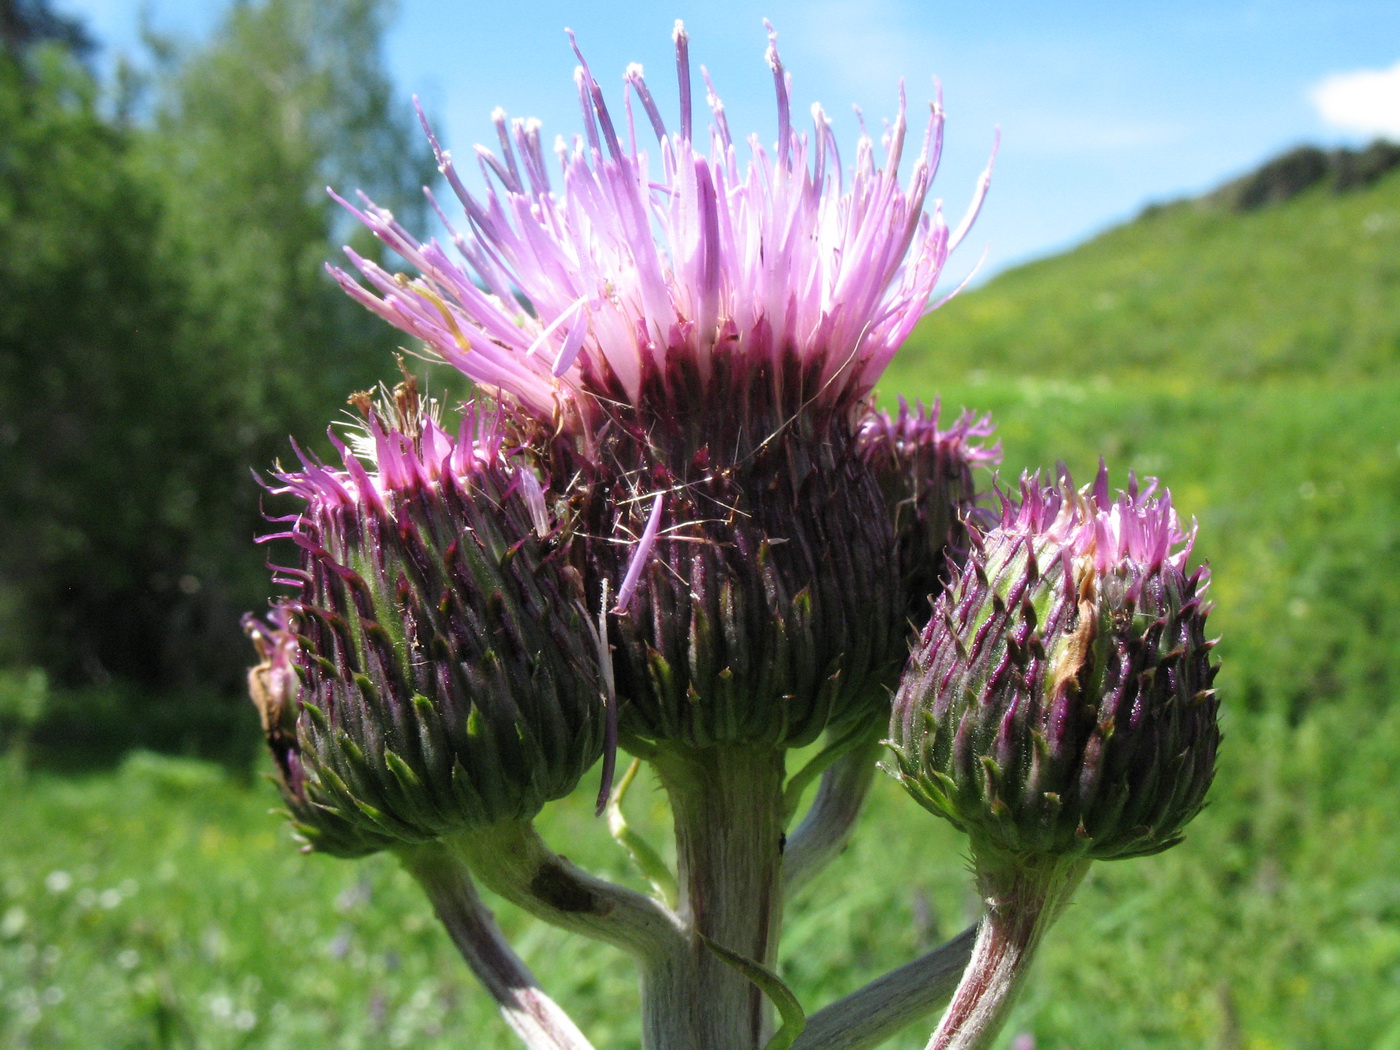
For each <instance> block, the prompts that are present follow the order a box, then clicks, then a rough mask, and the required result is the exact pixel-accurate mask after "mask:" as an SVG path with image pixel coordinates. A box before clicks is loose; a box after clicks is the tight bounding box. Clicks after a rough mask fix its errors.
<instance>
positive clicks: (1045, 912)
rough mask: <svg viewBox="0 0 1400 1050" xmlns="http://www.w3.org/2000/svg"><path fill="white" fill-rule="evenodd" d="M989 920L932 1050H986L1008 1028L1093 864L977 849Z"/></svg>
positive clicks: (979, 934)
mask: <svg viewBox="0 0 1400 1050" xmlns="http://www.w3.org/2000/svg"><path fill="white" fill-rule="evenodd" d="M972 853H973V865H974V867H975V869H976V871H977V886H978V889H979V890H980V891H981V893H982V896H983V898H984V899H985V901H986V904H987V913H986V915H985V916H984V917H983V919H982V923H981V925H980V926H979V927H978V929H977V943H976V945H974V947H973V949H972V959H971V961H970V962H969V963H968V964H967V969H966V970H965V971H964V972H963V976H962V981H961V982H960V983H959V984H958V989H957V991H956V992H954V993H953V1000H952V1002H951V1003H949V1004H948V1009H947V1011H946V1012H945V1013H944V1015H943V1019H942V1020H941V1021H940V1022H939V1025H938V1029H937V1030H936V1031H935V1032H934V1033H933V1037H932V1038H931V1039H930V1040H929V1043H928V1047H927V1048H926V1050H983V1048H985V1047H989V1046H991V1045H992V1041H993V1040H994V1039H995V1038H996V1035H997V1033H998V1032H999V1031H1000V1030H1001V1027H1002V1025H1003V1024H1005V1023H1006V1018H1007V1015H1008V1014H1009V1013H1010V1011H1011V1006H1012V1004H1013V1003H1014V1002H1015V1001H1016V996H1017V994H1018V993H1019V992H1020V990H1021V985H1022V984H1023V983H1024V981H1025V977H1026V973H1027V972H1028V971H1029V969H1030V964H1031V959H1032V958H1033V957H1034V955H1035V950H1036V948H1037V947H1039V945H1040V940H1041V938H1042V937H1043V936H1044V935H1045V931H1046V930H1048V929H1049V928H1050V926H1051V925H1052V924H1053V923H1054V921H1055V919H1056V918H1058V917H1059V914H1060V911H1061V910H1062V909H1063V908H1064V906H1065V904H1067V903H1068V902H1069V899H1070V896H1071V895H1072V894H1073V893H1074V890H1075V888H1076V887H1077V886H1078V885H1079V881H1080V880H1081V879H1082V878H1083V877H1084V872H1085V871H1086V870H1088V867H1089V861H1087V860H1083V859H1074V860H1065V859H1063V858H1059V857H1051V856H1038V855H1022V856H1019V857H1013V856H1010V855H1008V854H1005V853H1000V852H998V851H994V850H987V849H979V848H977V847H976V846H974V847H973V851H972Z"/></svg>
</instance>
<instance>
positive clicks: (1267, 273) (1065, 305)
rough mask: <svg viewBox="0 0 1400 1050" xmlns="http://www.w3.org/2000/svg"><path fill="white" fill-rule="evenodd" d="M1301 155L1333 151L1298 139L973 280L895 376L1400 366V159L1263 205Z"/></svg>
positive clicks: (1338, 372)
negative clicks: (1195, 188) (1184, 194)
mask: <svg viewBox="0 0 1400 1050" xmlns="http://www.w3.org/2000/svg"><path fill="white" fill-rule="evenodd" d="M1375 148H1376V147H1373V149H1375ZM1300 156H1307V157H1317V156H1321V157H1324V158H1325V157H1326V156H1327V155H1325V154H1321V152H1320V151H1316V150H1311V151H1309V150H1299V151H1295V153H1294V154H1289V155H1285V157H1282V158H1278V159H1277V160H1275V161H1273V162H1271V164H1270V165H1265V166H1264V167H1263V168H1261V169H1260V170H1259V171H1258V172H1255V173H1253V174H1252V175H1250V176H1246V177H1245V178H1243V179H1239V180H1236V181H1235V182H1233V183H1231V184H1229V185H1227V186H1225V187H1222V188H1221V189H1220V190H1218V191H1216V192H1215V193H1213V194H1210V195H1207V196H1205V197H1202V198H1199V199H1196V200H1189V201H1180V202H1175V203H1172V204H1167V205H1162V206H1157V207H1154V208H1150V209H1148V210H1147V211H1145V212H1144V213H1143V214H1142V215H1141V216H1139V217H1138V218H1137V219H1135V220H1133V221H1132V222H1129V223H1126V224H1124V225H1122V226H1119V227H1116V228H1114V229H1112V230H1110V231H1108V232H1106V233H1104V234H1102V235H1101V236H1099V237H1097V238H1095V239H1094V240H1091V241H1089V242H1088V243H1086V244H1084V245H1082V246H1080V247H1078V248H1076V249H1074V250H1072V251H1070V252H1068V253H1065V254H1063V255H1059V256H1055V257H1053V258H1048V259H1044V260H1040V261H1037V262H1034V263H1030V264H1028V265H1026V266H1022V267H1020V268H1018V269H1015V270H1011V271H1008V272H1007V273H1004V274H1002V275H1000V276H998V277H997V278H995V279H994V280H992V281H990V282H989V283H988V284H987V285H986V286H985V287H982V288H979V289H976V290H974V291H971V292H967V293H965V294H963V295H961V296H959V297H958V298H956V299H954V300H953V301H952V302H950V303H948V304H947V305H946V306H944V307H943V308H942V309H940V310H938V311H937V312H936V313H935V314H933V315H932V316H930V317H929V318H926V319H925V321H924V322H923V324H922V325H921V326H920V327H919V328H918V329H917V330H916V331H915V333H914V335H913V336H912V337H911V339H910V340H909V343H908V344H907V345H906V347H905V349H904V351H903V352H901V354H900V355H899V356H898V357H897V358H896V360H895V364H894V366H893V368H892V370H891V373H890V375H889V377H888V378H887V380H886V383H885V389H887V390H891V391H893V390H899V389H903V388H912V387H917V386H920V385H923V384H926V382H927V380H928V378H929V377H931V376H934V375H937V376H940V377H943V382H945V383H951V384H957V383H960V382H963V381H966V380H968V379H971V380H973V381H975V380H976V378H977V373H990V374H993V375H996V374H1000V375H1011V376H1016V375H1024V374H1030V375H1034V376H1036V377H1037V378H1039V379H1042V380H1047V379H1055V378H1065V379H1073V380H1084V379H1087V378H1089V377H1092V376H1095V375H1102V376H1105V377H1108V378H1110V379H1115V380H1117V379H1129V378H1131V379H1133V380H1135V381H1136V380H1142V381H1146V382H1150V383H1152V384H1153V385H1154V386H1157V387H1158V388H1159V389H1160V388H1163V387H1165V388H1172V389H1183V388H1189V387H1190V386H1192V385H1195V384H1197V383H1200V382H1202V381H1203V380H1206V379H1209V380H1214V381H1226V382H1230V381H1248V382H1257V381H1269V380H1276V379H1296V378H1300V377H1304V376H1308V377H1314V378H1319V379H1332V380H1352V379H1362V378H1366V379H1370V378H1374V377H1376V376H1378V375H1381V374H1386V375H1392V376H1393V375H1396V374H1400V169H1397V168H1394V167H1391V168H1390V169H1389V170H1388V171H1385V172H1384V173H1383V174H1381V175H1380V177H1378V178H1376V179H1375V181H1373V182H1370V183H1369V184H1362V185H1359V186H1358V185H1357V184H1356V183H1354V182H1352V183H1348V182H1345V181H1337V180H1334V179H1329V178H1314V179H1311V180H1303V182H1302V185H1303V186H1305V187H1306V188H1303V189H1302V192H1294V193H1293V195H1291V196H1289V194H1288V191H1287V190H1284V191H1282V192H1278V191H1277V190H1276V193H1275V197H1271V198H1266V199H1265V200H1264V202H1263V204H1262V205H1261V204H1260V202H1259V197H1260V195H1261V194H1260V190H1259V186H1260V183H1261V181H1262V180H1264V179H1265V178H1266V177H1267V176H1269V175H1270V173H1271V172H1276V171H1277V170H1279V169H1280V168H1281V167H1282V168H1287V167H1288V164H1289V162H1290V161H1291V160H1292V159H1293V158H1296V157H1300ZM1334 156H1335V155H1334ZM1346 156H1350V157H1352V158H1355V157H1358V156H1365V154H1350V155H1346ZM1293 166H1294V167H1297V166H1298V165H1297V164H1294V165H1293ZM1322 170H1323V172H1324V174H1325V172H1326V168H1325V166H1324V168H1323V169H1322ZM1308 181H1311V185H1310V186H1308V185H1307V182H1308ZM1277 196H1286V197H1287V198H1288V199H1286V200H1283V201H1281V202H1278V203H1274V202H1273V201H1274V200H1275V199H1276V197H1277ZM989 207H995V201H994V200H991V201H989ZM915 379H917V380H918V381H921V382H909V381H910V380H915Z"/></svg>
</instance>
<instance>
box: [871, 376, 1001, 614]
mask: <svg viewBox="0 0 1400 1050" xmlns="http://www.w3.org/2000/svg"><path fill="white" fill-rule="evenodd" d="M940 407H941V406H940V405H939V403H938V402H934V405H933V407H932V408H925V407H924V406H923V405H922V404H919V405H916V406H915V407H914V409H913V410H910V408H909V404H908V402H906V401H905V400H904V399H903V398H900V400H899V413H898V415H895V416H891V415H890V414H889V413H886V412H872V413H871V414H870V415H868V416H867V417H866V418H865V420H864V421H863V422H862V423H861V426H860V432H859V440H860V445H861V451H862V453H863V455H864V457H865V460H866V462H868V463H869V464H870V466H871V468H872V469H873V470H874V472H875V476H876V478H877V479H878V480H879V482H880V488H881V490H882V491H883V492H884V494H885V501H886V504H887V505H888V507H889V510H890V514H891V515H892V517H893V520H894V531H895V542H896V543H897V544H898V546H899V568H900V573H901V575H902V577H903V580H904V585H905V594H906V598H907V612H908V615H909V618H910V620H911V621H912V622H913V623H914V624H915V625H917V626H918V627H922V626H923V624H924V623H925V622H926V621H927V620H928V610H929V602H930V600H931V598H934V597H936V596H937V595H938V593H939V592H940V591H941V590H942V589H943V586H944V584H945V583H946V582H947V578H948V572H949V569H950V567H951V566H953V565H956V564H959V563H960V562H961V561H962V559H963V558H964V557H965V556H966V554H967V546H968V538H967V529H968V524H969V520H971V519H976V523H977V524H981V525H983V526H984V527H985V525H986V524H987V522H986V520H985V518H986V512H985V511H981V510H979V508H978V507H977V485H976V479H975V477H974V471H975V470H977V469H978V468H988V467H992V466H995V465H996V464H997V463H998V462H1000V461H1001V445H1000V444H999V443H998V444H996V445H991V446H988V445H986V444H984V443H983V442H984V441H985V439H986V438H988V437H990V436H991V434H992V432H993V429H994V428H993V426H992V421H991V417H990V416H983V417H981V418H978V417H976V416H974V415H973V414H972V413H971V412H964V413H963V414H962V415H960V416H959V417H958V418H957V419H955V420H953V422H952V424H951V425H950V426H949V427H948V428H947V429H943V428H940V427H939V410H940Z"/></svg>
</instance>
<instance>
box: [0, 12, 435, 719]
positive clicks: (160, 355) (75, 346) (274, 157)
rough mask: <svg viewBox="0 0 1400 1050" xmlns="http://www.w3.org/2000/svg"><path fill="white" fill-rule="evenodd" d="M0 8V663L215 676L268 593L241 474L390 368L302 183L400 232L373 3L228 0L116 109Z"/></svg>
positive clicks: (415, 138)
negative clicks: (386, 217)
mask: <svg viewBox="0 0 1400 1050" xmlns="http://www.w3.org/2000/svg"><path fill="white" fill-rule="evenodd" d="M4 2H5V7H4V12H3V13H4V18H3V19H0V25H3V26H4V27H5V29H4V32H5V43H6V48H5V53H4V54H3V55H0V287H3V288H4V289H5V295H4V296H3V297H0V477H3V478H4V479H5V481H6V484H7V487H8V488H9V494H8V495H9V498H8V499H6V500H4V501H0V662H4V663H10V664H37V665H41V666H43V667H45V668H47V669H48V670H49V671H50V673H51V674H52V675H53V676H54V679H55V681H56V682H57V683H59V684H62V685H68V686H75V685H84V684H92V683H97V684H102V683H107V682H114V681H115V682H118V683H125V684H126V685H128V686H131V687H133V688H134V690H135V691H136V692H138V693H143V694H148V695H151V696H156V695H161V694H164V695H166V696H173V695H176V694H184V695H189V696H191V697H197V696H200V695H203V696H207V695H208V694H209V693H210V692H218V691H230V692H232V691H234V690H236V689H237V687H238V683H239V681H240V678H241V669H242V667H243V665H244V664H245V663H246V661H247V654H246V653H245V652H244V651H243V650H244V640H243V639H242V637H241V634H240V633H239V631H238V627H237V620H238V616H239V615H240V614H241V613H242V612H243V611H244V610H246V609H257V608H260V607H261V606H263V605H264V604H265V602H266V595H267V592H268V583H267V574H266V572H265V570H264V568H263V562H264V560H265V559H266V557H267V551H266V550H260V549H257V548H255V547H254V546H253V543H252V540H253V538H254V536H255V535H257V534H258V533H260V532H264V531H268V528H267V526H266V525H265V523H263V522H262V520H261V518H260V514H259V502H260V491H259V489H258V487H257V484H256V482H255V481H254V479H253V477H252V476H251V469H250V468H257V469H259V470H261V469H262V468H263V467H265V466H266V465H268V464H270V463H271V461H272V460H273V459H274V458H275V457H276V456H279V455H284V456H285V455H286V454H287V452H288V450H289V446H288V444H287V435H288V434H293V433H294V434H296V435H298V438H299V439H304V438H308V437H309V438H312V439H314V438H315V437H316V435H318V434H323V433H324V430H325V427H326V425H327V423H328V422H329V421H330V420H331V419H332V418H334V417H335V415H336V414H337V412H338V411H339V409H340V408H341V407H343V405H344V399H345V396H346V395H347V394H348V393H349V392H350V391H352V390H354V389H356V388H360V387H364V386H368V385H370V384H372V383H373V382H375V381H376V379H378V378H379V377H387V376H389V375H391V374H392V358H391V356H390V355H389V353H388V351H389V350H391V349H393V347H394V346H395V345H396V344H395V339H394V338H393V336H392V334H390V333H387V332H386V331H384V326H382V325H380V324H378V323H376V322H375V321H374V319H373V318H371V317H369V316H368V315H366V314H365V313H364V312H363V311H361V310H360V309H359V308H358V307H356V306H354V305H353V304H352V303H350V302H348V301H347V300H345V298H344V296H343V295H342V294H341V293H340V292H339V290H338V289H337V288H336V287H335V285H334V283H333V282H332V281H331V280H330V279H329V278H328V277H327V276H326V275H325V273H324V271H323V269H322V263H323V262H324V261H325V260H327V259H328V258H331V257H332V256H333V255H335V254H337V252H338V246H339V244H340V243H342V242H343V241H344V240H345V239H346V238H347V237H348V236H350V234H351V224H350V223H349V222H347V221H345V219H344V218H343V217H342V215H341V214H340V211H339V209H338V208H337V207H336V206H335V205H334V204H333V202H331V201H330V200H329V199H328V198H327V196H326V193H325V187H326V186H327V185H334V186H337V187H338V188H341V189H342V190H344V189H347V188H354V187H364V189H365V190H366V191H367V192H369V193H371V194H372V195H374V196H375V197H376V199H379V200H382V201H383V202H384V203H385V204H387V205H389V206H391V207H394V208H395V209H396V210H398V211H399V212H400V213H404V214H405V218H406V220H407V221H408V222H409V223H410V224H415V223H418V220H419V219H421V210H422V208H423V207H424V205H423V198H422V195H421V192H420V190H419V188H420V187H421V186H422V185H423V184H424V183H426V182H428V181H430V178H431V177H432V176H434V175H435V169H434V167H433V162H432V159H431V155H430V153H429V152H428V151H427V149H426V147H425V146H423V145H421V136H420V135H418V134H417V132H416V127H415V122H414V120H413V118H412V115H411V113H410V112H409V111H408V110H407V107H399V106H395V105H393V104H391V98H392V97H393V92H392V88H391V84H390V80H389V77H388V75H387V73H386V71H385V68H384V63H383V49H382V46H381V44H382V38H383V34H384V30H385V25H386V20H387V18H388V15H389V10H390V9H389V5H388V4H387V3H384V2H381V0H262V2H258V3H253V2H245V3H237V4H235V5H234V6H232V7H231V8H230V9H229V10H228V12H227V13H226V16H225V18H224V20H223V22H222V24H221V25H220V27H219V28H218V29H217V31H216V32H215V33H214V34H213V36H212V37H211V38H210V39H209V40H208V41H207V42H204V43H201V44H195V45H189V44H180V43H175V42H172V41H170V40H160V39H156V38H154V37H152V39H151V41H150V43H151V55H152V64H151V67H150V68H149V70H147V71H146V72H145V73H144V75H143V79H144V83H145V89H146V93H147V102H146V105H145V106H144V109H143V110H142V111H140V113H141V115H140V116H139V117H138V119H136V120H134V121H128V120H127V119H126V118H125V116H123V117H122V118H119V119H114V118H111V117H110V116H108V115H106V114H105V112H104V110H103V108H102V106H101V104H100V103H101V98H100V90H99V85H98V84H97V83H96V82H95V80H94V77H93V76H92V74H91V73H90V71H89V70H87V69H86V68H85V67H84V66H83V65H82V63H81V62H80V61H79V57H80V55H81V52H82V50H83V49H82V46H81V45H82V42H83V41H84V40H85V37H83V36H82V35H81V31H80V30H79V29H77V27H74V26H73V25H72V24H71V23H67V22H63V21H62V20H57V21H55V20H54V19H53V16H52V15H51V13H50V12H48V10H47V7H46V6H45V5H43V4H34V3H28V4H19V5H16V4H15V3H14V2H13V0H4ZM11 24H13V25H15V26H17V27H18V28H16V29H15V30H13V31H11V29H10V28H9V27H10V26H11ZM45 26H51V27H56V28H51V29H49V30H45V29H44V27H45ZM120 108H121V111H122V112H123V113H124V114H125V113H127V112H130V107H120ZM356 246H357V247H358V248H361V249H364V250H365V251H367V252H369V253H370V254H374V248H373V246H372V245H367V244H363V243H357V245H356ZM134 714H135V715H136V717H137V718H139V717H140V714H139V712H134Z"/></svg>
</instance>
